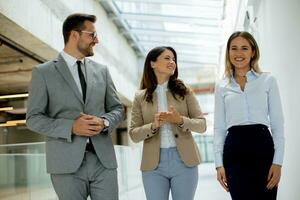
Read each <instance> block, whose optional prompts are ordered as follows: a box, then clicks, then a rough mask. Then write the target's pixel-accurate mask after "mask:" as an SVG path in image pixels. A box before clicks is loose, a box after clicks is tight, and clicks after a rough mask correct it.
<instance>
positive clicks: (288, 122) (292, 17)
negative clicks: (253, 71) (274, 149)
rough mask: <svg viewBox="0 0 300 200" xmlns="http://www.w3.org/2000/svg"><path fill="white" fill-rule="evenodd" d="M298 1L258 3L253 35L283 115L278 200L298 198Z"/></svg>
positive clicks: (299, 70) (299, 136)
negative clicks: (274, 84)
mask: <svg viewBox="0 0 300 200" xmlns="http://www.w3.org/2000/svg"><path fill="white" fill-rule="evenodd" d="M299 19H300V1H299V0H284V1H283V0H261V2H260V6H259V10H258V14H257V22H256V27H257V29H256V31H255V32H256V33H255V35H256V36H258V38H257V39H258V40H259V45H260V49H261V62H260V64H261V67H262V69H263V70H264V71H270V72H271V73H272V74H274V75H275V76H276V77H277V80H278V84H279V88H280V92H281V99H282V103H283V109H284V114H285V138H286V146H285V159H284V164H283V168H282V180H281V184H280V188H279V193H278V199H279V200H299V199H300V190H299V188H300V186H299V184H300V182H299V180H300V173H299V171H300V155H299V154H300V127H299V122H300V120H299V119H300V117H299V115H300V103H299V101H300V89H299V88H300V77H299V75H300V20H299Z"/></svg>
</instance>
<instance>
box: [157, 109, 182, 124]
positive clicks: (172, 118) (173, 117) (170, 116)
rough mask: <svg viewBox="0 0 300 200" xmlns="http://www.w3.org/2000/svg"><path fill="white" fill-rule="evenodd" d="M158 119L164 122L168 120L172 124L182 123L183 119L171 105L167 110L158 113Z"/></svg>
mask: <svg viewBox="0 0 300 200" xmlns="http://www.w3.org/2000/svg"><path fill="white" fill-rule="evenodd" d="M160 120H161V121H164V122H169V123H173V124H182V123H183V119H182V117H181V115H180V113H179V112H178V111H177V110H176V109H175V108H174V107H173V106H170V107H169V111H168V112H161V113H160Z"/></svg>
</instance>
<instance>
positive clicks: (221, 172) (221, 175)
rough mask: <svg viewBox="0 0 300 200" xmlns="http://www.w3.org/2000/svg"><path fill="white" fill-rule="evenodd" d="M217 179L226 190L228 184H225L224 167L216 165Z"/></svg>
mask: <svg viewBox="0 0 300 200" xmlns="http://www.w3.org/2000/svg"><path fill="white" fill-rule="evenodd" d="M217 179H218V181H219V182H220V184H221V186H222V187H223V188H224V189H225V190H226V191H227V192H228V191H229V189H228V185H227V179H226V174H225V169H224V167H218V168H217Z"/></svg>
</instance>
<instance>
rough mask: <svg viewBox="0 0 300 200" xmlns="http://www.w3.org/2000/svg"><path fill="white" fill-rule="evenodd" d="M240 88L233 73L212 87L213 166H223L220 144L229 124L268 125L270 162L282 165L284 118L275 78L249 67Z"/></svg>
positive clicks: (222, 145)
mask: <svg viewBox="0 0 300 200" xmlns="http://www.w3.org/2000/svg"><path fill="white" fill-rule="evenodd" d="M246 76H247V82H246V85H245V88H244V91H242V90H241V88H240V86H239V84H238V83H237V82H236V81H235V79H234V78H233V76H231V80H230V81H229V80H228V79H223V80H221V81H220V82H219V83H217V84H216V88H215V115H214V118H215V119H214V153H215V164H216V167H220V166H223V158H222V155H223V147H224V141H225V138H226V135H227V129H228V128H230V127H231V126H236V125H246V124H264V125H266V126H268V127H269V129H270V131H271V133H272V137H273V141H274V148H275V154H274V158H273V163H274V164H278V165H282V162H283V154H284V134H283V132H284V127H283V124H284V119H283V112H282V106H281V100H280V95H279V89H278V86H277V82H276V79H275V78H274V77H273V76H271V75H270V74H269V73H261V74H258V73H256V72H254V71H252V70H251V71H249V72H248V73H247V74H246Z"/></svg>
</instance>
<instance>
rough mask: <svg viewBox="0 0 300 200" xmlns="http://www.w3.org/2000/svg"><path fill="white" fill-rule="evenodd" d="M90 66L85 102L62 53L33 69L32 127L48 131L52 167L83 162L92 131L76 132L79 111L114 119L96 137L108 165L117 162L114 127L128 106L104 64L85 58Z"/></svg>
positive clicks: (68, 168)
mask: <svg viewBox="0 0 300 200" xmlns="http://www.w3.org/2000/svg"><path fill="white" fill-rule="evenodd" d="M86 71H87V93H86V102H85V103H84V102H83V100H82V95H81V94H80V92H79V90H78V88H77V86H76V83H75V81H74V79H73V77H72V74H71V72H70V70H69V69H68V66H67V64H66V62H65V60H64V59H63V58H62V56H61V55H59V56H58V58H57V59H54V60H51V61H49V62H46V63H44V64H41V65H38V66H36V67H35V68H34V69H33V71H32V79H31V83H30V86H29V99H28V106H27V115H26V124H27V126H28V128H29V129H31V130H32V131H35V132H37V133H40V134H44V135H46V161H47V172H48V173H56V174H60V173H73V172H75V171H76V170H77V169H78V168H79V166H80V164H81V163H82V160H83V157H84V152H85V146H86V141H87V137H82V136H77V135H72V133H71V130H72V124H73V122H74V119H76V118H77V117H78V116H79V115H80V112H84V113H86V114H90V115H95V116H98V117H105V118H106V119H107V120H108V121H109V122H110V127H109V129H108V133H101V134H99V135H97V136H94V137H91V140H92V142H93V145H94V147H95V150H96V153H97V156H98V157H99V159H100V161H101V163H102V164H103V165H104V167H106V168H117V162H116V156H115V152H114V147H113V144H112V140H111V135H110V133H111V131H112V129H113V128H114V127H116V126H117V124H118V123H119V122H121V121H122V120H123V114H124V113H123V106H122V105H121V102H120V100H119V98H118V96H117V93H116V89H115V87H114V84H113V82H112V79H111V76H110V74H109V72H108V69H107V68H106V67H105V66H103V65H100V64H98V63H95V62H94V61H92V60H89V59H86Z"/></svg>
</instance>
